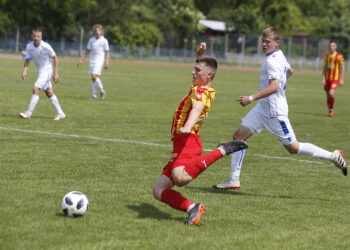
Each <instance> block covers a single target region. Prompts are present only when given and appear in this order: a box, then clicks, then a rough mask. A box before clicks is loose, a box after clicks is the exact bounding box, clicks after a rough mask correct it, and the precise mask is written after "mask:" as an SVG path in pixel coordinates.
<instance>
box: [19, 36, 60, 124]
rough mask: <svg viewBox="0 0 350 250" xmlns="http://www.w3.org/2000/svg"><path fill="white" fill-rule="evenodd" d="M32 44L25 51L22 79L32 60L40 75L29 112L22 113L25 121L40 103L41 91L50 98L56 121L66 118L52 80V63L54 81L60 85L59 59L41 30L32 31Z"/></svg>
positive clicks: (34, 87)
mask: <svg viewBox="0 0 350 250" xmlns="http://www.w3.org/2000/svg"><path fill="white" fill-rule="evenodd" d="M32 40H33V41H32V42H30V43H28V44H27V47H26V51H25V62H24V68H23V72H22V79H23V80H24V79H25V78H26V76H27V72H28V67H29V63H30V59H32V60H33V61H34V62H35V65H36V70H37V73H38V79H37V80H36V82H35V83H34V86H33V95H32V98H31V100H30V102H29V106H28V109H27V111H25V112H23V113H20V115H21V116H22V117H23V118H24V119H29V118H30V117H31V116H32V114H33V112H34V109H35V106H36V105H37V104H38V102H39V93H40V89H43V90H44V91H45V93H46V95H47V97H48V98H49V100H50V102H51V104H52V106H53V107H54V109H55V110H56V115H55V117H54V120H56V121H57V120H61V119H63V118H65V117H66V115H65V114H64V112H63V111H62V108H61V106H60V103H59V101H58V98H57V96H56V95H55V93H54V92H53V90H52V84H51V78H52V62H53V66H54V67H53V71H54V72H53V80H54V82H55V83H58V81H59V80H60V77H59V75H58V59H57V56H56V53H55V51H54V50H53V49H52V47H51V46H50V44H48V43H46V42H44V41H42V31H41V30H40V29H33V30H32Z"/></svg>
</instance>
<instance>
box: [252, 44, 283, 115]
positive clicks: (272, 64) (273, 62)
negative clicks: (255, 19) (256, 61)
mask: <svg viewBox="0 0 350 250" xmlns="http://www.w3.org/2000/svg"><path fill="white" fill-rule="evenodd" d="M288 69H290V65H289V63H288V62H287V59H286V58H285V56H284V54H283V52H282V51H281V50H276V51H274V52H272V53H271V54H269V55H267V56H266V58H265V60H264V62H263V64H262V66H261V70H260V89H265V88H267V87H268V86H269V80H271V79H278V80H279V89H278V91H277V92H276V93H274V94H272V95H270V96H268V97H265V98H262V99H260V100H259V102H258V104H257V105H259V106H260V107H261V108H262V110H263V112H264V115H267V116H270V117H278V116H288V104H287V98H286V88H287V73H288Z"/></svg>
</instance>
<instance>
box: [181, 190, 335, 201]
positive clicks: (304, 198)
mask: <svg viewBox="0 0 350 250" xmlns="http://www.w3.org/2000/svg"><path fill="white" fill-rule="evenodd" d="M186 188H188V189H193V190H199V191H202V192H207V193H213V194H220V195H238V196H240V195H241V196H251V197H265V198H273V199H296V200H318V201H330V200H329V199H324V198H318V197H300V196H296V197H293V196H289V195H267V194H259V193H245V192H242V191H233V190H230V189H228V190H220V189H215V188H210V187H186Z"/></svg>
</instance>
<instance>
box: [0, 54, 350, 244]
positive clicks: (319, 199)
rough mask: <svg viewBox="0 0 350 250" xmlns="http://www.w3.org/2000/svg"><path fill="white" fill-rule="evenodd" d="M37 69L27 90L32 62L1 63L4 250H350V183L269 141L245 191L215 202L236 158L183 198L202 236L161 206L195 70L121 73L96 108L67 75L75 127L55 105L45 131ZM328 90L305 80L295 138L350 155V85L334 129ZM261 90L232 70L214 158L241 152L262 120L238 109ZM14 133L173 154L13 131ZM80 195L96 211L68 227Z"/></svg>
mask: <svg viewBox="0 0 350 250" xmlns="http://www.w3.org/2000/svg"><path fill="white" fill-rule="evenodd" d="M33 66H34V65H31V68H30V72H29V76H28V79H27V80H26V81H22V80H21V79H20V74H21V70H22V62H20V61H16V60H0V73H1V75H2V81H1V83H0V86H1V89H2V91H1V92H0V98H1V100H2V101H1V105H0V127H1V129H0V141H1V149H0V157H1V161H0V211H1V213H0V248H1V249H166V248H169V249H183V248H187V249H322V248H324V249H345V248H348V247H349V245H350V240H349V237H348V236H349V233H348V225H349V217H348V212H349V209H348V206H349V200H350V195H349V192H348V191H347V190H348V189H349V188H350V184H349V180H348V178H349V177H343V176H342V174H341V172H340V171H339V170H338V169H336V168H335V167H333V166H332V165H331V164H330V163H329V162H327V161H322V160H314V159H311V158H307V157H303V156H293V157H291V156H289V155H288V153H287V152H286V151H285V150H284V149H283V148H282V146H281V145H280V144H279V143H278V142H277V141H276V140H275V138H273V136H272V135H271V134H269V133H268V132H263V133H261V134H259V135H256V136H254V137H252V138H251V139H250V140H249V144H250V148H249V150H248V153H247V156H246V159H245V162H244V166H243V171H242V177H241V185H242V187H241V189H240V191H225V192H223V191H217V190H214V189H212V188H211V186H212V185H213V184H215V183H218V182H221V181H223V180H224V179H225V178H226V177H227V175H228V173H229V165H230V159H229V157H227V158H224V159H222V160H219V161H218V162H216V163H215V164H214V165H213V166H211V167H210V168H209V169H208V170H207V171H205V172H204V173H203V174H202V175H201V176H200V177H199V178H197V179H196V180H194V181H193V182H192V183H190V184H189V185H188V186H186V187H184V188H178V190H180V191H181V192H182V193H183V194H184V195H185V196H186V197H188V198H189V199H191V200H193V201H195V202H199V201H200V202H203V203H205V205H206V213H205V214H204V216H203V219H202V223H201V224H200V225H199V226H196V227H187V226H185V225H184V224H183V220H184V219H185V216H186V215H185V214H184V213H182V212H180V211H176V210H174V209H172V208H170V207H167V206H166V205H165V204H163V203H160V202H158V201H156V200H154V199H153V197H152V194H151V189H152V186H153V184H154V182H155V181H156V180H157V178H158V176H159V175H160V173H161V169H162V167H163V166H164V165H165V164H166V162H167V160H168V158H169V156H170V151H171V147H170V137H169V132H170V123H171V119H172V114H173V111H174V110H175V108H176V107H177V105H178V103H179V101H180V100H181V98H182V97H183V96H184V95H185V94H187V91H188V88H189V86H190V84H191V82H190V81H191V64H189V66H188V69H186V68H177V67H161V66H160V67H151V66H145V65H127V64H117V63H115V62H114V63H112V65H111V68H110V69H109V70H107V71H104V74H103V77H102V80H103V82H104V84H105V87H106V90H107V98H106V99H105V100H103V101H101V100H95V101H94V100H90V99H89V97H90V81H89V76H88V75H87V74H86V72H87V65H86V64H85V65H84V67H83V68H82V69H77V68H76V67H75V64H74V63H72V62H62V63H61V64H60V75H61V83H60V84H58V85H55V86H54V91H55V92H56V94H57V96H58V97H59V99H60V102H61V105H62V108H63V109H64V111H65V113H66V115H67V118H66V119H64V120H62V121H58V122H56V121H53V120H52V118H53V117H54V111H53V109H52V107H51V105H50V103H49V102H48V100H47V98H46V97H45V96H44V95H43V94H41V99H40V101H39V104H38V106H37V109H36V110H35V113H34V115H33V117H32V119H30V120H23V119H20V118H19V115H18V113H19V112H22V111H24V110H25V109H26V107H27V105H28V102H29V98H30V93H31V87H32V84H33V82H34V81H35V78H36V74H35V70H34V67H33ZM320 79H321V77H320V75H299V74H298V72H296V74H295V75H294V76H293V77H292V78H291V79H290V81H289V82H288V92H287V93H288V100H289V106H290V119H291V122H292V125H293V127H294V131H295V133H296V135H297V138H298V139H299V141H307V142H312V143H315V144H316V145H319V146H320V147H323V148H326V149H329V150H333V149H335V148H338V147H340V148H342V149H344V153H345V155H350V147H349V144H348V138H349V137H350V132H349V125H348V124H349V117H350V110H349V109H348V107H349V104H350V101H349V100H350V94H349V89H350V88H349V85H348V84H347V85H346V86H345V87H343V88H341V89H339V91H337V100H336V116H335V117H334V118H328V117H326V112H327V110H326V105H325V94H324V92H323V91H322V87H321V84H320ZM258 81H259V73H258V72H238V71H228V70H221V71H220V69H219V72H218V75H217V77H216V79H215V81H214V84H215V87H216V90H217V99H216V101H215V102H214V104H213V108H212V110H211V112H210V114H209V119H208V120H207V121H206V123H205V124H204V125H203V127H202V130H201V139H202V141H203V144H204V147H205V148H214V147H215V146H216V145H217V143H218V142H220V141H227V140H229V139H230V138H231V134H232V132H233V131H234V129H235V128H237V127H238V126H239V124H240V119H241V117H243V116H244V114H246V113H247V112H248V110H249V109H250V108H251V107H252V106H253V105H250V106H248V107H246V108H242V107H240V106H239V105H238V104H237V103H235V102H234V99H235V98H237V97H239V96H240V95H246V94H251V93H253V92H254V91H256V88H257V87H258V85H259V84H258ZM12 128H16V129H21V130H24V131H28V130H35V131H46V132H51V133H60V134H75V135H81V136H95V137H99V138H114V139H125V140H132V141H137V142H150V143H158V144H164V145H168V147H162V146H156V145H153V146H152V145H140V144H134V143H128V142H116V141H103V140H98V139H97V140H96V139H93V138H79V137H63V136H60V135H48V134H40V133H28V132H24V131H22V132H21V131H14V130H7V129H12ZM262 156H267V158H263V157H262ZM273 156H277V157H281V158H273ZM298 160H312V161H314V162H303V161H298ZM318 163H320V164H318ZM72 190H79V191H82V192H84V193H85V194H86V195H87V196H88V198H89V200H90V208H89V211H88V213H87V214H86V215H85V216H83V217H82V218H78V219H71V218H66V217H64V216H63V212H62V211H61V209H60V203H61V199H62V197H63V195H64V194H65V193H67V192H69V191H72Z"/></svg>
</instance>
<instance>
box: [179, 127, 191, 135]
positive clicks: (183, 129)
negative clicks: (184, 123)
mask: <svg viewBox="0 0 350 250" xmlns="http://www.w3.org/2000/svg"><path fill="white" fill-rule="evenodd" d="M189 133H191V129H186V128H185V127H182V128H180V129H179V134H189Z"/></svg>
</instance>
